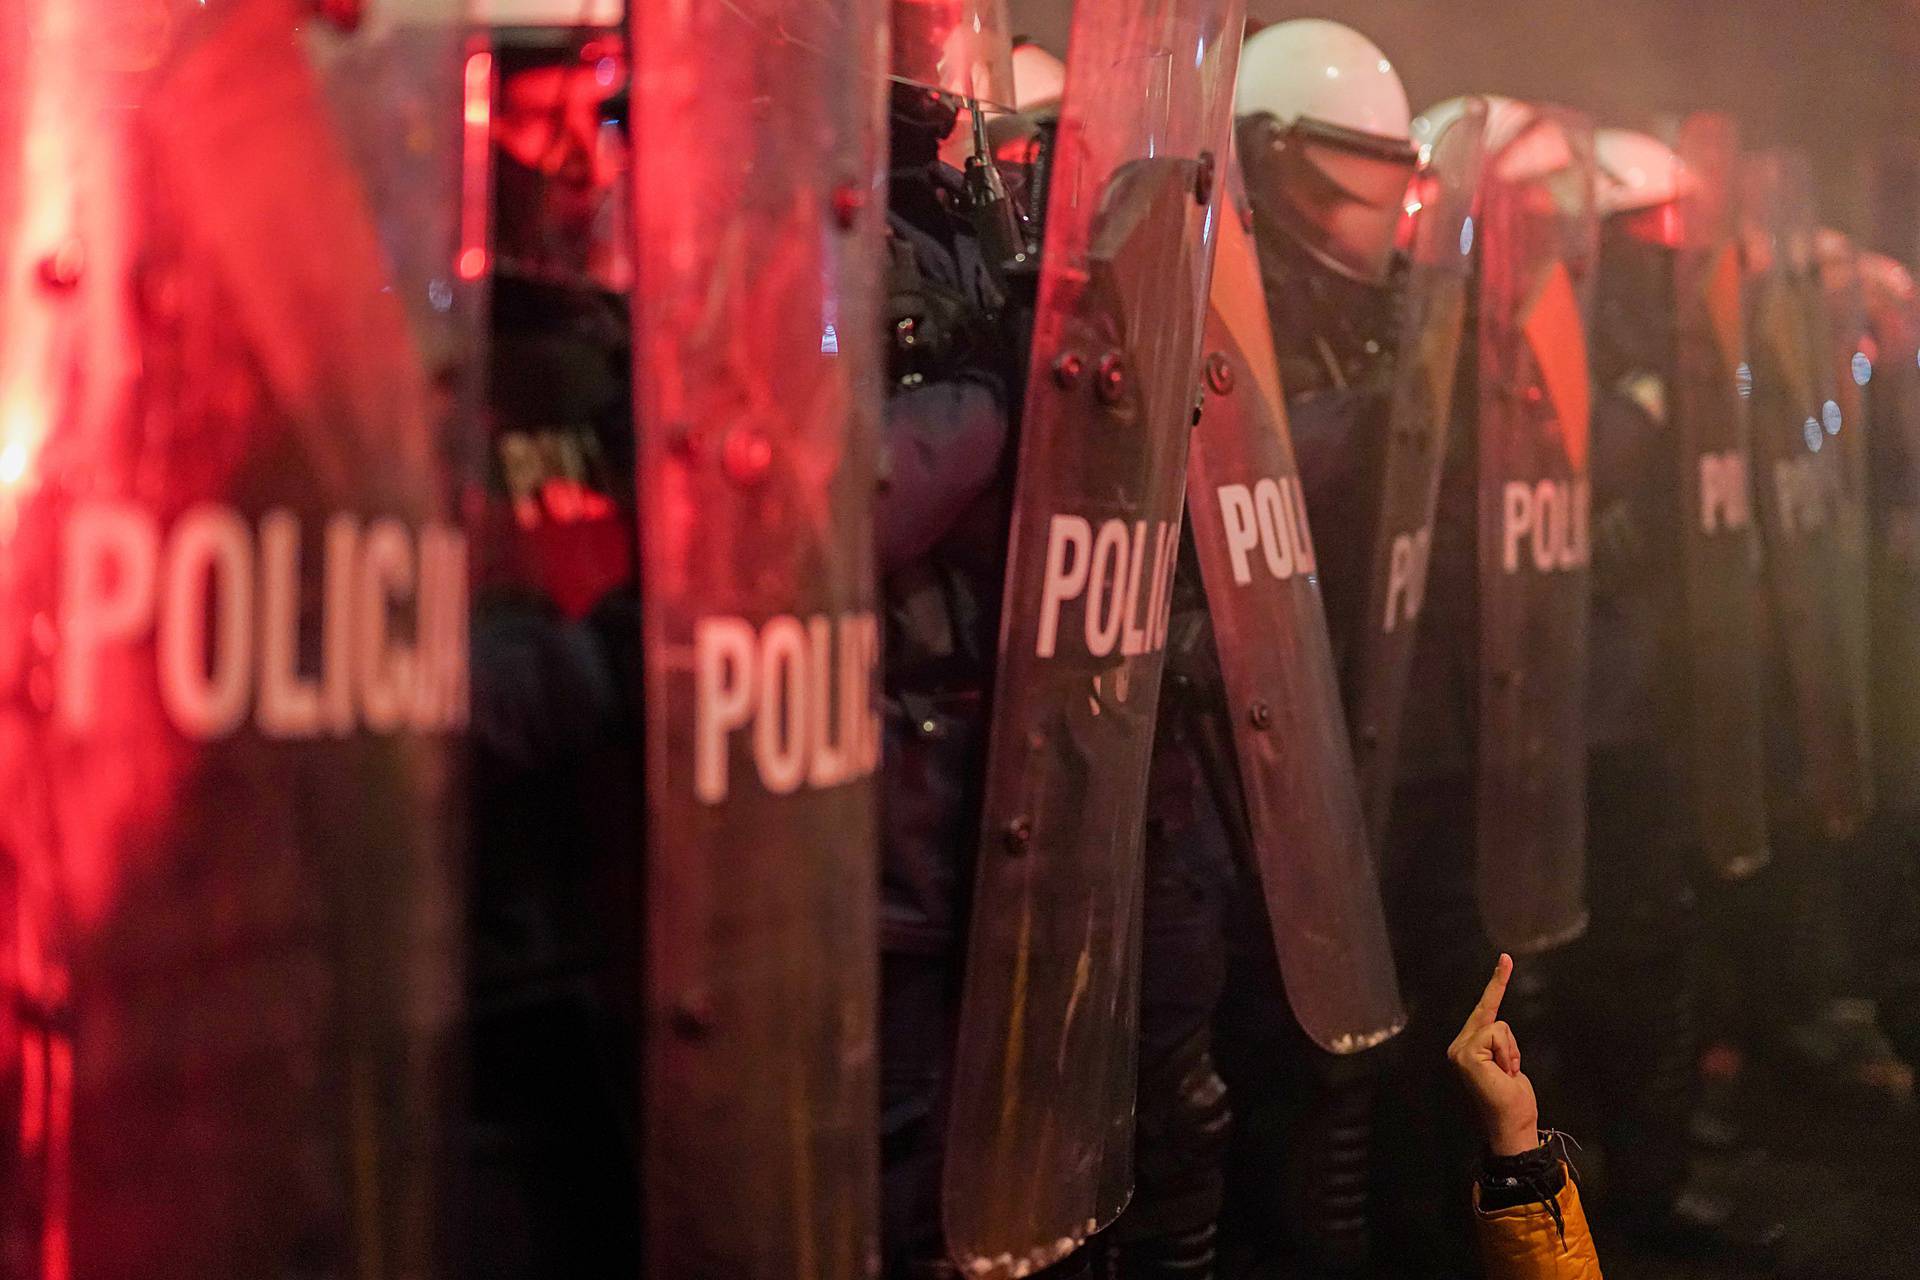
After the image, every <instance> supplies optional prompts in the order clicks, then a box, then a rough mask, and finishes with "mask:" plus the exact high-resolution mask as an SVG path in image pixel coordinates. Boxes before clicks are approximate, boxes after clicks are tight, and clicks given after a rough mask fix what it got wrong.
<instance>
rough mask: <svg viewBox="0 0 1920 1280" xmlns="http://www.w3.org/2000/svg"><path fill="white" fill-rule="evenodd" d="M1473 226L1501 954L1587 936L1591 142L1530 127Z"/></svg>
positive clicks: (1490, 850)
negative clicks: (1477, 277)
mask: <svg viewBox="0 0 1920 1280" xmlns="http://www.w3.org/2000/svg"><path fill="white" fill-rule="evenodd" d="M1481 190H1482V199H1481V218H1480V273H1481V274H1480V346H1479V401H1480V404H1479V437H1478V453H1479V475H1480V504H1479V548H1480V719H1479V734H1478V737H1479V744H1478V754H1479V776H1478V783H1477V789H1476V796H1477V799H1476V804H1477V813H1478V841H1479V891H1480V906H1481V911H1482V915H1483V918H1484V920H1485V922H1486V926H1487V930H1488V933H1489V936H1491V937H1492V939H1493V941H1494V942H1495V943H1496V944H1498V945H1499V946H1501V947H1503V948H1506V949H1508V950H1512V951H1517V952H1536V951H1542V950H1546V949H1548V948H1550V947H1554V946H1557V945H1559V944H1560V943H1563V942H1566V941H1568V940H1570V939H1572V938H1574V937H1577V936H1578V935H1579V934H1580V933H1581V931H1582V930H1583V929H1584V928H1585V927H1586V886H1585V865H1586V863H1585V858H1586V776H1587V743H1586V732H1585V697H1586V672H1587V617H1588V609H1589V600H1588V566H1589V564H1590V562H1591V560H1592V555H1591V540H1590V537H1589V534H1588V527H1587V522H1588V510H1589V506H1590V497H1589V489H1588V480H1587V440H1588V428H1589V425H1590V424H1589V388H1588V374H1587V345H1586V315H1587V303H1588V299H1589V296H1590V292H1591V291H1590V288H1589V285H1590V281H1591V274H1592V267H1593V261H1594V257H1595V255H1596V252H1597V246H1596V235H1597V223H1596V221H1595V217H1594V211H1593V204H1592V199H1593V197H1592V190H1593V182H1592V129H1591V126H1589V125H1588V124H1587V123H1586V122H1585V121H1584V120H1582V119H1580V118H1578V117H1575V116H1573V115H1571V114H1569V113H1564V112H1560V111H1557V110H1553V109H1539V110H1537V111H1536V112H1535V113H1534V114H1533V116H1532V118H1531V119H1530V120H1529V121H1528V122H1527V123H1526V124H1525V125H1524V126H1522V127H1521V128H1519V129H1518V130H1516V131H1515V132H1514V134H1513V136H1512V137H1511V139H1510V140H1508V141H1507V142H1506V143H1505V145H1503V146H1501V147H1500V148H1498V149H1497V150H1495V151H1493V152H1492V154H1490V155H1489V156H1488V157H1487V166H1486V174H1485V177H1484V179H1483V183H1482V188H1481Z"/></svg>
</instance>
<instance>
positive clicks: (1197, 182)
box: [1193, 151, 1216, 205]
mask: <svg viewBox="0 0 1920 1280" xmlns="http://www.w3.org/2000/svg"><path fill="white" fill-rule="evenodd" d="M1215 168H1216V165H1215V162H1214V159H1213V152H1211V151H1202V152H1201V153H1200V170H1199V172H1198V173H1196V174H1194V175H1193V202H1194V203H1195V204H1198V205H1205V204H1208V203H1210V202H1211V201H1212V200H1213V177H1214V169H1215Z"/></svg>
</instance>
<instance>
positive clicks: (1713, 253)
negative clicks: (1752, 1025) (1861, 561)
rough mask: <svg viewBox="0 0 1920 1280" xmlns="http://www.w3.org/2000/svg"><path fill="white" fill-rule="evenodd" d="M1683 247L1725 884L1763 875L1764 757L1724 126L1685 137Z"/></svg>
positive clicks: (1728, 143) (1694, 515)
mask: <svg viewBox="0 0 1920 1280" xmlns="http://www.w3.org/2000/svg"><path fill="white" fill-rule="evenodd" d="M1676 151H1677V153H1678V155H1679V158H1680V171H1681V174H1682V181H1681V187H1680V193H1681V194H1680V206H1679V208H1680V233H1681V240H1680V245H1679V248H1678V252H1677V255H1676V257H1675V262H1674V296H1675V308H1676V322H1677V323H1676V338H1677V349H1676V350H1675V352H1674V375H1673V393H1674V394H1673V399H1674V419H1675V422H1676V425H1677V427H1678V429H1679V440H1678V453H1677V457H1678V460H1679V464H1680V467H1681V477H1680V485H1679V491H1680V492H1681V494H1682V495H1683V497H1682V502H1683V504H1684V505H1683V509H1682V511H1681V513H1680V514H1681V522H1682V533H1681V564H1682V572H1683V574H1684V576H1685V596H1686V606H1685V614H1686V638H1687V649H1686V659H1685V671H1686V676H1687V682H1686V689H1685V694H1684V698H1683V699H1682V701H1683V703H1684V707H1685V724H1684V727H1683V732H1684V733H1685V734H1686V736H1687V742H1686V749H1687V756H1686V759H1687V763H1688V797H1689V801H1690V804H1691V807H1692V814H1693V821H1694V835H1695V837H1696V838H1697V839H1698V840H1699V842H1700V845H1701V849H1702V852H1703V853H1704V855H1705V857H1706V860H1707V864H1708V865H1709V866H1710V867H1712V868H1713V870H1714V871H1715V872H1716V873H1717V874H1718V875H1720V876H1722V877H1723V878H1725V879H1728V880H1739V879H1744V878H1745V877H1747V876H1749V875H1752V874H1753V873H1754V872H1756V871H1758V870H1759V869H1760V868H1761V867H1763V866H1765V865H1766V863H1767V860H1768V858H1769V857H1770V854H1769V850H1768V843H1767V820H1766V790H1765V787H1766V760H1765V757H1764V752H1763V738H1762V736H1761V735H1762V723H1763V721H1762V707H1761V700H1760V691H1761V688H1762V682H1761V674H1762V673H1761V666H1760V650H1759V648H1758V647H1757V646H1756V645H1755V644H1754V642H1753V638H1754V637H1755V636H1757V635H1759V634H1761V630H1760V626H1761V613H1760V595H1761V593H1760V574H1759V566H1760V553H1759V544H1758V541H1757V535H1756V533H1755V531H1754V527H1753V518H1752V497H1751V495H1752V483H1751V479H1750V473H1751V459H1752V428H1751V426H1750V425H1749V423H1748V419H1747V402H1746V400H1745V399H1744V398H1743V394H1742V390H1741V387H1740V381H1739V379H1740V371H1741V369H1742V368H1743V367H1744V366H1745V361H1746V321H1745V316H1744V313H1743V312H1742V310H1741V279H1740V243H1739V239H1738V230H1739V228H1738V226H1737V224H1736V222H1735V213H1734V203H1733V201H1734V194H1735V189H1736V186H1737V183H1738V179H1739V173H1738V169H1737V166H1738V163H1739V155H1740V142H1739V135H1738V133H1737V131H1736V126H1735V125H1734V123H1733V122H1732V120H1730V119H1728V118H1727V117H1725V116H1718V115H1697V116H1693V117H1690V118H1689V119H1688V120H1687V121H1686V122H1685V123H1684V124H1683V125H1682V127H1681V130H1680V138H1679V142H1678V146H1677V148H1676Z"/></svg>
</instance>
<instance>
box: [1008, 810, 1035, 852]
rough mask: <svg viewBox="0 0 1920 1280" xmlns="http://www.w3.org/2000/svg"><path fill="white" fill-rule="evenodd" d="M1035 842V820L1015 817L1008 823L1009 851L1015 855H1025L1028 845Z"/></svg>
mask: <svg viewBox="0 0 1920 1280" xmlns="http://www.w3.org/2000/svg"><path fill="white" fill-rule="evenodd" d="M1032 843H1033V820H1032V819H1030V818H1015V819H1014V820H1013V821H1012V822H1009V823H1008V824H1007V834H1006V844H1007V852H1008V853H1010V854H1012V855H1013V856H1014V857H1016V858H1019V857H1023V856H1025V854H1026V852H1027V847H1028V846H1029V845H1031V844H1032Z"/></svg>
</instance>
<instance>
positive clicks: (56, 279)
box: [40, 240, 87, 293]
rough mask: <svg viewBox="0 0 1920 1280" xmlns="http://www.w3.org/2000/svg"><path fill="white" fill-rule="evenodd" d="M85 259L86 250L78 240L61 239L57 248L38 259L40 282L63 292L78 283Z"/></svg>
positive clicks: (84, 265)
mask: <svg viewBox="0 0 1920 1280" xmlns="http://www.w3.org/2000/svg"><path fill="white" fill-rule="evenodd" d="M86 261H87V255H86V251H85V250H84V249H82V248H81V246H80V242H79V241H78V240H66V241H63V242H62V243H61V245H60V247H59V248H58V249H55V250H54V251H53V252H52V253H50V254H48V255H47V256H46V257H44V258H42V259H40V283H41V284H43V285H45V286H46V287H47V288H49V289H58V290H60V291H61V292H63V293H64V292H65V291H67V290H68V289H71V288H73V287H74V286H75V285H77V284H79V283H80V274H81V272H82V271H83V270H84V269H85V267H86Z"/></svg>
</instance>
